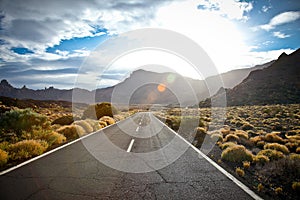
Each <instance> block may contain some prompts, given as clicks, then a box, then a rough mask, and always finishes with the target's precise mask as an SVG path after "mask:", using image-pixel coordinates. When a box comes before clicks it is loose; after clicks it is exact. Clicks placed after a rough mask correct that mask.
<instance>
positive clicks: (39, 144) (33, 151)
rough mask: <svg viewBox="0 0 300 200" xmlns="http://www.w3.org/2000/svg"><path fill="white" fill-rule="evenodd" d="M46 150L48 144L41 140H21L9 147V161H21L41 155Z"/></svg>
mask: <svg viewBox="0 0 300 200" xmlns="http://www.w3.org/2000/svg"><path fill="white" fill-rule="evenodd" d="M47 148H48V144H47V142H45V141H42V140H23V141H20V142H17V143H15V144H12V145H10V146H9V157H10V159H11V160H19V161H23V160H25V159H28V158H32V157H35V156H38V155H41V154H42V153H44V152H45V151H46V149H47Z"/></svg>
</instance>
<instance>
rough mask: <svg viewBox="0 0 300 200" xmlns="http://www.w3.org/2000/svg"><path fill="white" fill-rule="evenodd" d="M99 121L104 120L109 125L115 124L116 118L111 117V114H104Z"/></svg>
mask: <svg viewBox="0 0 300 200" xmlns="http://www.w3.org/2000/svg"><path fill="white" fill-rule="evenodd" d="M99 121H103V122H106V124H107V125H112V124H115V123H116V121H115V120H114V118H112V117H109V116H103V117H101V118H100V119H99Z"/></svg>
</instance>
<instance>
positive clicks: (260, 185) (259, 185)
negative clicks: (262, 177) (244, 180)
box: [257, 183, 264, 192]
mask: <svg viewBox="0 0 300 200" xmlns="http://www.w3.org/2000/svg"><path fill="white" fill-rule="evenodd" d="M263 189H264V186H263V184H261V183H259V184H258V185H257V191H258V192H261V191H263Z"/></svg>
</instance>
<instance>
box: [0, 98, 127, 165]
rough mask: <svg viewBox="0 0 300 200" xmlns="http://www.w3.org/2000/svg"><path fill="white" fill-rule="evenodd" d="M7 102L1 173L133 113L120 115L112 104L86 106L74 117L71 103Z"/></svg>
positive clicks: (1, 105)
mask: <svg viewBox="0 0 300 200" xmlns="http://www.w3.org/2000/svg"><path fill="white" fill-rule="evenodd" d="M4 100H5V101H4V102H1V101H0V111H1V113H0V170H4V169H6V168H9V167H12V166H14V165H16V164H19V163H21V162H24V161H26V160H28V159H30V158H33V157H35V156H39V155H41V154H43V153H44V152H46V151H49V150H51V149H54V148H56V147H58V146H60V145H63V144H65V143H67V142H69V141H72V140H75V139H77V138H79V137H82V136H84V135H87V134H89V133H92V132H95V131H97V130H100V129H102V128H104V127H106V126H108V125H112V124H114V123H116V121H120V120H122V119H124V118H125V117H127V116H128V115H129V114H128V113H130V112H119V111H118V110H117V109H116V108H115V107H114V106H112V105H111V104H110V103H99V104H96V105H89V106H86V105H82V106H81V110H77V112H75V114H74V112H72V109H71V104H70V103H67V102H63V103H62V102H54V101H51V102H47V101H34V103H36V104H34V103H32V102H31V100H17V101H16V100H14V99H13V100H12V101H9V98H5V99H4ZM12 103H13V105H11V104H12ZM37 105H41V106H37ZM26 106H28V107H29V108H25V107H26ZM82 113H83V114H82ZM94 113H95V114H96V115H97V116H96V117H94V115H93V114H94Z"/></svg>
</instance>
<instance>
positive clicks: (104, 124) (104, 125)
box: [99, 121, 107, 128]
mask: <svg viewBox="0 0 300 200" xmlns="http://www.w3.org/2000/svg"><path fill="white" fill-rule="evenodd" d="M99 125H100V127H101V128H104V127H106V126H107V123H106V122H104V121H99Z"/></svg>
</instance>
